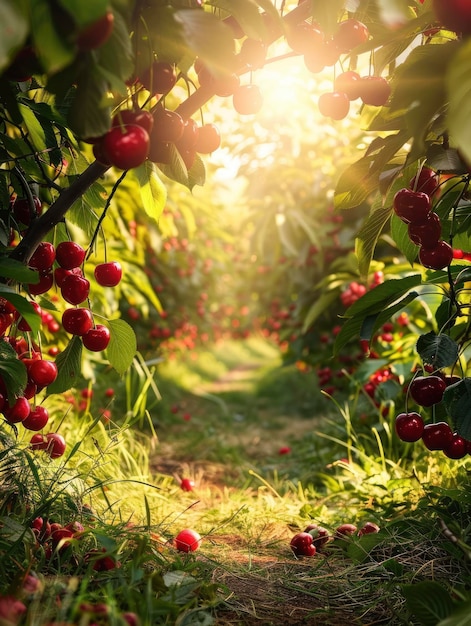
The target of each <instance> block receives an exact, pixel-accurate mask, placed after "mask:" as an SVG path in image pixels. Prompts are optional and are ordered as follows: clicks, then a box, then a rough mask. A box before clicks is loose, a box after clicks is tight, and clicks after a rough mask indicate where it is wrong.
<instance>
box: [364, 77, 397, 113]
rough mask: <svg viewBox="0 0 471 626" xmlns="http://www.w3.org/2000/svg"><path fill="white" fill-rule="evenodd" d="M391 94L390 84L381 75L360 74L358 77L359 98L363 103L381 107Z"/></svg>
mask: <svg viewBox="0 0 471 626" xmlns="http://www.w3.org/2000/svg"><path fill="white" fill-rule="evenodd" d="M390 95H391V85H390V84H389V83H388V81H387V80H386V79H385V78H383V77H382V76H362V77H361V79H360V98H361V99H362V102H363V104H369V105H371V106H375V107H381V106H384V105H385V104H386V102H387V101H388V99H389V96H390Z"/></svg>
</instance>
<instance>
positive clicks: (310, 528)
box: [303, 524, 331, 550]
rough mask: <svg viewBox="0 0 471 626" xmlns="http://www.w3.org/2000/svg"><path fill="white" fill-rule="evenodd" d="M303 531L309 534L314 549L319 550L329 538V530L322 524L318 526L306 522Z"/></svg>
mask: <svg viewBox="0 0 471 626" xmlns="http://www.w3.org/2000/svg"><path fill="white" fill-rule="evenodd" d="M303 532H305V533H309V534H310V535H311V537H312V543H313V545H314V546H315V548H316V550H320V549H321V548H322V547H323V546H325V544H326V543H328V542H329V541H330V539H331V537H330V535H329V531H328V530H327V529H326V528H324V527H323V526H318V525H317V524H308V525H307V526H306V528H305V529H304V531H303Z"/></svg>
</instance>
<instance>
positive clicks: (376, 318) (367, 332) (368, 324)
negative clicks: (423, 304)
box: [360, 291, 419, 341]
mask: <svg viewBox="0 0 471 626" xmlns="http://www.w3.org/2000/svg"><path fill="white" fill-rule="evenodd" d="M418 295H419V294H418V293H417V292H415V291H411V292H410V293H408V294H407V295H406V296H404V297H403V298H401V299H400V300H399V301H397V302H395V303H394V304H393V305H392V306H388V307H387V308H385V309H384V310H383V311H381V312H380V313H375V314H373V315H368V316H367V317H366V318H365V319H364V321H363V324H362V326H361V329H360V338H361V339H368V341H371V339H372V338H373V336H374V335H375V333H376V332H377V331H378V330H379V329H380V328H381V326H382V325H383V324H384V323H385V322H387V321H388V320H390V319H391V317H392V316H393V315H394V314H395V313H397V312H398V311H401V310H402V309H404V308H405V307H406V306H407V305H408V304H410V303H411V302H412V301H413V300H415V299H416V298H417V296H418Z"/></svg>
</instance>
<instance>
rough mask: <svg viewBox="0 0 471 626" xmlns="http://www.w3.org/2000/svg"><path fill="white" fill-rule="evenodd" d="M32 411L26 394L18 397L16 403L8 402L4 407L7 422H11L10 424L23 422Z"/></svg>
mask: <svg viewBox="0 0 471 626" xmlns="http://www.w3.org/2000/svg"><path fill="white" fill-rule="evenodd" d="M30 411H31V405H30V403H29V402H28V400H27V398H25V397H24V396H20V397H19V398H17V399H16V401H15V404H13V405H10V404H9V403H6V405H5V406H4V408H3V414H4V415H5V419H6V420H7V422H10V424H18V423H19V422H22V421H23V420H25V419H26V418H27V417H28V415H29V413H30Z"/></svg>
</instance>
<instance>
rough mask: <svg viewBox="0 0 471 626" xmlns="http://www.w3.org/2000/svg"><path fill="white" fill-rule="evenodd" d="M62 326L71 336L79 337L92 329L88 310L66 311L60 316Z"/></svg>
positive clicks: (90, 315)
mask: <svg viewBox="0 0 471 626" xmlns="http://www.w3.org/2000/svg"><path fill="white" fill-rule="evenodd" d="M62 326H63V327H64V330H65V331H66V332H68V333H70V334H71V335H78V336H79V337H81V336H82V335H84V334H85V333H86V332H88V331H89V330H90V329H91V328H92V327H93V317H92V314H91V311H90V309H86V308H74V309H66V310H65V311H64V312H63V314H62Z"/></svg>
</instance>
